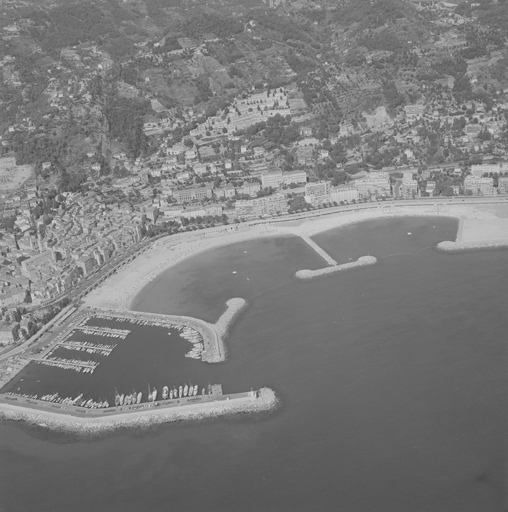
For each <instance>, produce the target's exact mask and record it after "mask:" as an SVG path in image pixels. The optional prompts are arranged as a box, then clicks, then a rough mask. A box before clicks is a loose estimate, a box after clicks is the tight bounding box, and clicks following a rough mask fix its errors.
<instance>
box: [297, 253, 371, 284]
mask: <svg viewBox="0 0 508 512" xmlns="http://www.w3.org/2000/svg"><path fill="white" fill-rule="evenodd" d="M374 263H377V258H375V257H374V256H360V257H359V258H358V259H357V260H356V261H352V262H351V263H343V264H342V265H335V266H333V267H326V268H320V269H318V270H307V269H305V270H299V271H298V272H296V274H295V275H296V277H298V279H312V278H313V277H318V276H323V275H325V274H333V273H335V272H341V271H342V270H349V269H351V268H356V267H365V266H367V265H374Z"/></svg>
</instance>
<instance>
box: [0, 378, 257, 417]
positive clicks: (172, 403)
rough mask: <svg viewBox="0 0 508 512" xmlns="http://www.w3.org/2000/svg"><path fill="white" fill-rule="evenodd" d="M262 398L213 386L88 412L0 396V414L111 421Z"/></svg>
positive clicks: (59, 404) (22, 398)
mask: <svg viewBox="0 0 508 512" xmlns="http://www.w3.org/2000/svg"><path fill="white" fill-rule="evenodd" d="M261 397H262V390H256V391H245V392H240V393H230V394H226V395H224V394H222V386H220V385H215V386H213V390H212V392H211V393H209V394H205V395H196V396H189V397H181V398H173V399H168V400H157V401H156V402H146V403H141V404H132V405H123V406H113V407H107V408H103V409H90V408H86V407H80V406H76V405H65V404H62V403H54V402H47V401H44V400H37V399H34V398H25V397H21V396H12V395H8V394H0V410H1V409H2V405H6V406H11V407H16V408H18V407H19V408H21V409H22V410H25V411H26V412H32V413H43V414H44V412H47V413H53V414H58V415H61V416H62V417H70V418H69V419H71V418H76V419H78V418H79V419H83V420H93V419H95V420H98V419H109V418H111V419H113V418H114V417H117V418H118V416H126V415H133V414H149V413H150V412H152V413H156V412H163V411H164V410H168V411H169V410H175V411H182V412H183V411H184V410H186V409H197V410H199V409H203V408H204V409H207V408H208V407H210V406H213V405H218V404H221V403H224V402H226V403H229V404H234V403H244V402H256V401H257V400H258V399H259V398H261Z"/></svg>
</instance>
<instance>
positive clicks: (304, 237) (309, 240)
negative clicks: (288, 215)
mask: <svg viewBox="0 0 508 512" xmlns="http://www.w3.org/2000/svg"><path fill="white" fill-rule="evenodd" d="M299 236H300V238H301V239H302V240H303V241H304V242H306V243H307V244H308V245H309V246H310V247H312V248H313V249H314V250H315V251H316V252H317V253H318V254H319V255H320V256H321V257H322V258H323V259H324V260H325V261H326V263H328V265H337V262H336V261H335V260H334V259H333V258H332V257H331V256H330V255H329V254H328V253H327V252H326V251H325V250H324V249H322V248H321V247H319V245H318V244H317V243H316V242H314V240H312V238H310V237H309V236H307V235H303V234H300V235H299Z"/></svg>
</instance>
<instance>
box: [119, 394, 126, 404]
mask: <svg viewBox="0 0 508 512" xmlns="http://www.w3.org/2000/svg"><path fill="white" fill-rule="evenodd" d="M124 398H125V397H124V396H123V395H120V405H123V401H124Z"/></svg>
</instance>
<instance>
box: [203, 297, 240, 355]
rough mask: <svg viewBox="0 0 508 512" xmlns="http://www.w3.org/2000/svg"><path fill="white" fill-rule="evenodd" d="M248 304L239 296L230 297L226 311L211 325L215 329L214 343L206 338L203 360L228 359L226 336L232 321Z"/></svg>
mask: <svg viewBox="0 0 508 512" xmlns="http://www.w3.org/2000/svg"><path fill="white" fill-rule="evenodd" d="M246 304H247V301H246V300H245V299H241V298H239V297H236V298H234V299H229V300H228V301H227V302H226V305H227V309H226V311H225V312H224V313H223V314H222V315H221V317H220V318H219V320H217V322H216V323H215V324H210V327H211V328H212V329H213V332H214V336H213V340H209V341H212V342H213V344H212V343H210V342H208V343H207V340H205V350H204V351H203V354H202V356H201V359H202V360H203V361H206V362H207V363H219V362H222V361H225V360H226V355H227V351H226V347H225V345H224V338H225V337H226V336H227V333H228V330H229V326H230V325H231V322H232V321H233V319H234V318H235V316H236V315H237V314H238V313H239V312H240V311H241V310H242V309H243V308H244V307H245V306H246Z"/></svg>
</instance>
